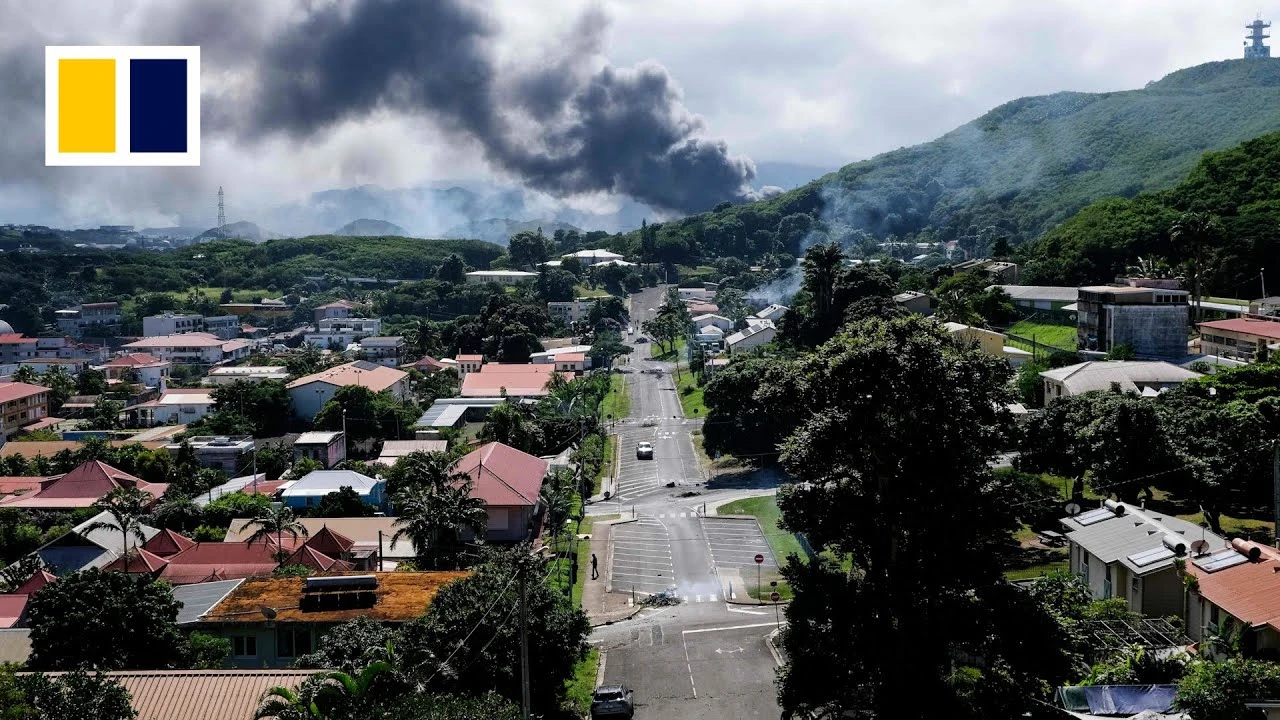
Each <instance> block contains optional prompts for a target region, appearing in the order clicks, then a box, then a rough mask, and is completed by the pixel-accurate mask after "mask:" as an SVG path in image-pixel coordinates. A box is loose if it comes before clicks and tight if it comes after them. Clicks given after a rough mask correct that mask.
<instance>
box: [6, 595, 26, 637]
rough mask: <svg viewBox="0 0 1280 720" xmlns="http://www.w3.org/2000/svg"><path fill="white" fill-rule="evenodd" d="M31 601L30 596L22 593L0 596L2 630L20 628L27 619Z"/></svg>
mask: <svg viewBox="0 0 1280 720" xmlns="http://www.w3.org/2000/svg"><path fill="white" fill-rule="evenodd" d="M30 599H31V596H30V595H26V594H20V593H10V594H8V595H0V629H8V628H12V627H18V625H19V623H21V622H22V620H23V619H24V618H25V617H26V614H27V601H28V600H30Z"/></svg>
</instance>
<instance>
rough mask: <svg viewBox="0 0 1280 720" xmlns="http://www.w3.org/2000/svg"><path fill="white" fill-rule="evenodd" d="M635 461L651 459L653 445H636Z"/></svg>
mask: <svg viewBox="0 0 1280 720" xmlns="http://www.w3.org/2000/svg"><path fill="white" fill-rule="evenodd" d="M636 459H637V460H651V459H653V443H648V442H639V443H636Z"/></svg>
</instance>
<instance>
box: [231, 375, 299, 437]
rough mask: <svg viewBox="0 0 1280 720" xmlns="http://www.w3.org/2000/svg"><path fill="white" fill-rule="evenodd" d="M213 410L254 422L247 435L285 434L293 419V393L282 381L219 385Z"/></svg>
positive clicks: (269, 435)
mask: <svg viewBox="0 0 1280 720" xmlns="http://www.w3.org/2000/svg"><path fill="white" fill-rule="evenodd" d="M213 407H214V410H215V411H216V412H217V413H224V412H229V413H234V414H235V415H236V416H239V417H241V418H244V419H245V420H246V421H248V422H249V423H250V432H249V433H247V434H251V435H254V436H255V437H279V436H280V435H283V434H285V433H286V432H288V431H289V424H290V419H291V418H292V417H293V401H292V399H291V398H290V397H289V390H288V389H287V388H286V387H285V384H284V383H283V382H280V381H278V380H267V381H264V382H260V383H251V382H245V381H244V380H237V381H235V382H233V383H231V384H229V385H219V386H218V387H215V388H214V389H213ZM218 434H222V433H218ZM236 434H246V433H236Z"/></svg>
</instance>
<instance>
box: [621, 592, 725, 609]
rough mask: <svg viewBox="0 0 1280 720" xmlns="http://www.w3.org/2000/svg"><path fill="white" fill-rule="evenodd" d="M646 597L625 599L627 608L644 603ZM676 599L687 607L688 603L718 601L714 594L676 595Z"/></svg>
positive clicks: (644, 595) (640, 595)
mask: <svg viewBox="0 0 1280 720" xmlns="http://www.w3.org/2000/svg"><path fill="white" fill-rule="evenodd" d="M648 595H649V593H636V597H634V598H627V607H635V605H636V603H637V602H644V598H645V597H646V596H648ZM676 597H678V598H679V599H680V604H681V605H687V604H690V603H703V602H716V600H717V599H718V596H717V595H716V594H715V593H711V594H708V595H677V596H676Z"/></svg>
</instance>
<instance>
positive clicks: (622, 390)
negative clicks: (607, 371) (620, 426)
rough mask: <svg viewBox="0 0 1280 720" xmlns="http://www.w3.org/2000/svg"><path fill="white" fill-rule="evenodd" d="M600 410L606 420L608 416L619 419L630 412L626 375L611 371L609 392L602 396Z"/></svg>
mask: <svg viewBox="0 0 1280 720" xmlns="http://www.w3.org/2000/svg"><path fill="white" fill-rule="evenodd" d="M600 411H601V414H602V415H604V417H605V420H606V421H607V420H608V419H609V417H610V416H612V417H613V419H614V420H621V419H622V418H625V417H626V416H627V415H630V414H631V394H630V393H628V392H627V376H626V375H623V374H622V373H613V374H612V375H610V376H609V394H608V395H605V396H604V402H603V403H602V407H601V408H600Z"/></svg>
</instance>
